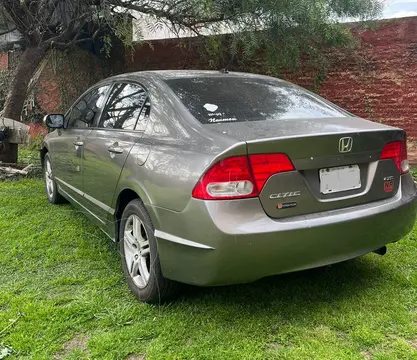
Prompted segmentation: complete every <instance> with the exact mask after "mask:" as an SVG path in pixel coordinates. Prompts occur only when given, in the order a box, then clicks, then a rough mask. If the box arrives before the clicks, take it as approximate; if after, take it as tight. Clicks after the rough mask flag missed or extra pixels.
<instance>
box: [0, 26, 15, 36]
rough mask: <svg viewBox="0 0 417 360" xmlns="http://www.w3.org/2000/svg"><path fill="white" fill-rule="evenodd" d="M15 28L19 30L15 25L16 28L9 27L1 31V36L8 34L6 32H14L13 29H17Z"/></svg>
mask: <svg viewBox="0 0 417 360" xmlns="http://www.w3.org/2000/svg"><path fill="white" fill-rule="evenodd" d="M15 30H17V27H14V28H11V29H8V30H6V31H2V32H0V36H3V35H6V34H9V33H11V32H13V31H15Z"/></svg>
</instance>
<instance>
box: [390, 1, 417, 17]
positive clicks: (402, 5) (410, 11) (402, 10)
mask: <svg viewBox="0 0 417 360" xmlns="http://www.w3.org/2000/svg"><path fill="white" fill-rule="evenodd" d="M405 16H417V0H387V1H386V7H385V10H384V14H383V16H382V17H383V18H393V17H405Z"/></svg>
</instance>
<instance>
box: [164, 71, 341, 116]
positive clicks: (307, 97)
mask: <svg viewBox="0 0 417 360" xmlns="http://www.w3.org/2000/svg"><path fill="white" fill-rule="evenodd" d="M166 83H167V84H168V85H169V86H170V87H171V89H172V90H173V91H174V92H175V94H176V95H177V96H178V97H179V98H180V99H181V101H182V102H183V103H184V105H185V106H186V107H187V108H188V110H189V111H190V112H191V114H192V115H193V116H194V117H195V118H196V119H197V120H198V121H200V122H201V123H203V124H215V123H225V122H242V121H262V120H263V121H275V120H280V119H310V118H325V117H345V116H346V114H345V113H343V112H342V111H340V110H338V109H337V108H336V107H332V106H331V105H329V104H327V103H325V102H324V101H322V100H320V98H318V97H316V96H314V95H312V94H310V93H308V92H306V91H304V90H302V89H300V88H298V87H296V86H294V85H291V84H288V83H285V82H281V81H279V80H273V79H272V80H268V79H253V78H252V79H251V78H244V77H242V78H239V77H227V76H225V77H223V78H222V77H210V78H209V77H200V78H182V79H169V80H166Z"/></svg>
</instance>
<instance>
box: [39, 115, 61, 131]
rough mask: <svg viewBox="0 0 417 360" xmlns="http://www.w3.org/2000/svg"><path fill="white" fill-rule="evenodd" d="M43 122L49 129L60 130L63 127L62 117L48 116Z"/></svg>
mask: <svg viewBox="0 0 417 360" xmlns="http://www.w3.org/2000/svg"><path fill="white" fill-rule="evenodd" d="M43 122H44V123H45V125H46V126H47V127H48V128H49V129H62V128H63V127H64V115H61V114H50V115H46V116H45V117H44V118H43Z"/></svg>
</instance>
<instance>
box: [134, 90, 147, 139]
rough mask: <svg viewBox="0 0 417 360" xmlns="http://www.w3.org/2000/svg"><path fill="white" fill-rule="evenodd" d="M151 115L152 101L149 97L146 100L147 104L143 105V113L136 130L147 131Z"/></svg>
mask: <svg viewBox="0 0 417 360" xmlns="http://www.w3.org/2000/svg"><path fill="white" fill-rule="evenodd" d="M150 113H151V101H150V99H149V96H148V97H147V98H146V100H145V104H144V105H143V108H142V111H141V112H140V115H139V119H138V122H137V123H136V128H135V130H139V131H145V130H146V123H147V121H148V119H149V115H150Z"/></svg>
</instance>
